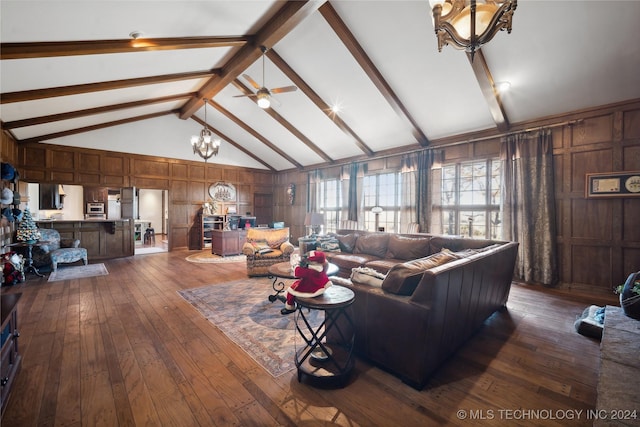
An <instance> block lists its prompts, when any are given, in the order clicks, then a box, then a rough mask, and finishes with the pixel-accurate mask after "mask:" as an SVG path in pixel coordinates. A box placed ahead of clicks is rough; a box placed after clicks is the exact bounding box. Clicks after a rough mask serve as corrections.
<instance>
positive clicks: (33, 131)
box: [15, 101, 182, 139]
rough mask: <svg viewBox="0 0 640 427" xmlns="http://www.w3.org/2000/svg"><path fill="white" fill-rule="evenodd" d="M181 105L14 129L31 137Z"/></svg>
mask: <svg viewBox="0 0 640 427" xmlns="http://www.w3.org/2000/svg"><path fill="white" fill-rule="evenodd" d="M181 105H182V102H180V101H173V102H165V103H159V104H153V105H147V106H144V107H136V108H127V109H124V110H118V111H111V112H108V113H102V114H94V115H91V116H85V117H78V118H75V119H69V120H60V121H57V122H53V123H46V124H40V125H35V126H28V127H23V128H19V129H16V130H15V134H16V136H17V137H18V138H20V139H27V138H33V137H35V136H38V135H43V134H45V135H46V134H52V133H58V132H66V131H69V130H72V129H78V128H85V127H88V126H95V125H100V124H105V123H110V122H114V121H118V120H126V119H130V118H132V117H137V116H144V115H147V114H154V113H162V112H166V111H171V110H174V109H177V108H178V107H180V106H181Z"/></svg>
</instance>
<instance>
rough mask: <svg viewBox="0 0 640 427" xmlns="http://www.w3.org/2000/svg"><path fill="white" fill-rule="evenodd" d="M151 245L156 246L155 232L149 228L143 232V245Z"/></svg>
mask: <svg viewBox="0 0 640 427" xmlns="http://www.w3.org/2000/svg"><path fill="white" fill-rule="evenodd" d="M152 243H153V246H155V245H156V232H155V230H154V229H153V228H151V227H149V228H147V230H146V231H145V232H144V244H145V245H150V244H152Z"/></svg>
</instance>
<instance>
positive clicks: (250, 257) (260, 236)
mask: <svg viewBox="0 0 640 427" xmlns="http://www.w3.org/2000/svg"><path fill="white" fill-rule="evenodd" d="M293 250H294V246H293V245H292V244H291V243H290V242H289V227H284V228H250V229H248V230H247V241H246V242H245V243H244V244H243V245H242V253H243V254H244V255H246V256H247V274H248V275H249V276H267V275H268V274H269V267H270V266H271V265H273V264H277V263H279V262H285V261H289V258H290V257H291V254H292V253H293Z"/></svg>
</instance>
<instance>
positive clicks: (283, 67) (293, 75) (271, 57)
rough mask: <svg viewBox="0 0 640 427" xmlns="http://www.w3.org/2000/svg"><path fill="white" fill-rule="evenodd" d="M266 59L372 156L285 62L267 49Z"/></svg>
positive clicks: (357, 137) (368, 149) (351, 131)
mask: <svg viewBox="0 0 640 427" xmlns="http://www.w3.org/2000/svg"><path fill="white" fill-rule="evenodd" d="M267 57H268V58H269V60H271V62H273V64H274V65H275V66H276V67H278V68H279V69H280V71H282V72H283V73H284V74H285V75H286V76H287V77H288V78H289V80H291V81H292V82H293V84H294V85H296V86H297V87H298V89H300V90H301V91H302V92H303V93H304V94H305V95H306V96H307V97H308V98H309V99H310V100H311V102H313V103H314V104H315V105H316V107H318V108H319V109H320V110H322V112H323V113H324V114H325V115H326V116H327V117H329V119H331V121H332V122H333V123H334V124H335V125H336V126H338V128H340V130H342V132H344V133H345V134H346V135H348V136H350V137H351V138H353V140H354V142H355V144H356V145H357V146H358V148H359V149H360V150H362V152H363V153H365V154H366V155H368V156H372V155H373V154H374V151H373V150H372V149H371V148H369V146H367V144H365V142H364V141H363V140H362V138H360V136H358V134H356V132H355V131H354V130H353V129H351V127H349V125H347V124H346V123H345V122H344V120H342V119H341V118H340V116H339V115H338V113H335V112H333V111H332V109H331V106H330V105H329V104H327V103H326V102H324V100H323V99H322V98H321V97H320V95H318V94H317V93H316V92H315V91H314V90H313V89H312V88H311V86H309V85H308V84H307V82H306V81H304V80H303V79H302V77H300V75H299V74H298V73H296V72H295V71H294V70H293V68H291V67H290V66H289V64H287V62H286V61H285V60H284V59H283V58H282V57H281V56H280V55H278V54H277V53H276V51H274V50H273V49H269V50H268V51H267Z"/></svg>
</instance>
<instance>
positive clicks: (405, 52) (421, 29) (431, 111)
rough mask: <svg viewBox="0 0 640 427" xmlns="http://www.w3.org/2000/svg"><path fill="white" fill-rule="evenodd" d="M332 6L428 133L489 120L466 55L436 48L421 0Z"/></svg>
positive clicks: (475, 126) (434, 135)
mask: <svg viewBox="0 0 640 427" xmlns="http://www.w3.org/2000/svg"><path fill="white" fill-rule="evenodd" d="M335 8H336V10H337V11H338V12H339V13H340V16H341V17H342V19H343V20H344V21H345V23H346V24H347V25H348V27H349V29H350V30H351V32H352V33H353V34H354V35H355V37H356V38H357V39H358V41H359V43H360V44H361V45H362V47H363V49H364V50H365V51H366V52H367V55H368V56H369V57H370V58H371V60H372V61H373V63H375V64H376V66H377V68H378V70H380V72H381V74H382V75H383V77H384V78H385V80H386V81H387V82H388V83H389V85H390V86H391V88H392V89H393V91H394V92H395V93H396V94H397V95H398V97H399V98H400V101H401V102H402V103H403V104H404V105H405V106H406V107H407V109H408V110H409V111H410V112H411V114H412V116H413V118H414V119H415V120H416V121H417V122H418V124H419V125H420V127H421V129H422V130H423V131H424V132H425V134H426V135H427V137H428V138H440V137H443V136H447V135H451V134H452V133H456V132H460V131H463V132H469V131H473V130H478V129H485V128H489V127H492V126H494V123H493V120H492V117H491V115H490V113H489V110H488V108H487V105H486V102H485V100H484V97H483V96H482V93H481V91H480V87H479V86H478V83H477V82H476V81H475V79H474V78H473V70H472V68H471V65H470V64H469V61H468V60H467V57H466V55H465V54H464V53H463V52H460V51H457V50H455V49H452V48H447V49H443V51H442V52H438V45H437V42H436V38H435V36H434V34H433V24H432V22H431V12H430V10H429V3H428V2H427V1H422V2H419V1H395V2H389V1H386V2H385V1H382V2H375V1H374V2H370V3H369V4H368V5H367V7H366V8H363V7H362V5H359V4H358V2H337V3H336V4H335ZM390 16H393V17H394V19H389V17H390ZM372 28H376V29H377V30H376V31H371V29H372ZM461 119H463V120H461Z"/></svg>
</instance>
